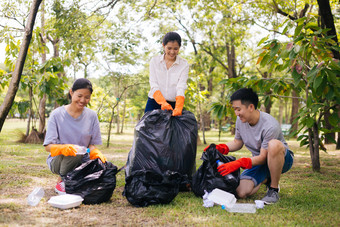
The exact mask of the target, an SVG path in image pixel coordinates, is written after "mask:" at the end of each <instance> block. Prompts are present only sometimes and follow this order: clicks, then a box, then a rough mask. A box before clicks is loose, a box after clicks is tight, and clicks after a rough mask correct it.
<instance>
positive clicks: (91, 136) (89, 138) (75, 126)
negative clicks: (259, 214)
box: [43, 78, 106, 194]
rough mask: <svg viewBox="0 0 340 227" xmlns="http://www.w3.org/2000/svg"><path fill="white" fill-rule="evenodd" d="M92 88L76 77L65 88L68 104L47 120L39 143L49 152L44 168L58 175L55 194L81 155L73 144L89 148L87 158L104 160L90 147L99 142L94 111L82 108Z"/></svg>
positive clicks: (59, 192) (104, 160)
mask: <svg viewBox="0 0 340 227" xmlns="http://www.w3.org/2000/svg"><path fill="white" fill-rule="evenodd" d="M92 91H93V90H92V84H91V82H90V81H89V80H87V79H84V78H81V79H77V80H76V81H75V82H74V83H73V86H72V88H71V89H70V91H69V98H70V100H71V103H70V104H68V105H66V106H61V107H58V108H56V109H55V110H53V111H52V113H51V116H50V118H49V121H48V127H47V132H46V137H45V140H44V144H43V145H44V146H45V150H46V151H47V152H49V153H50V155H49V156H48V158H47V164H48V167H49V168H50V170H51V171H52V172H53V173H54V174H58V175H59V178H58V182H57V185H56V187H55V191H56V192H57V193H58V194H65V184H64V182H63V180H62V179H63V177H64V176H66V174H67V173H68V172H70V171H72V170H73V169H75V168H76V167H77V166H78V165H79V164H81V162H82V156H83V155H76V152H77V150H76V149H77V146H76V145H78V146H84V147H87V148H89V149H90V159H96V158H100V159H101V160H102V162H104V163H105V162H106V158H105V157H104V155H103V154H102V153H101V152H100V151H99V150H98V149H97V148H96V147H95V146H94V145H100V144H102V139H101V134H100V128H99V120H98V117H97V114H96V112H95V111H93V110H90V109H89V108H87V107H86V105H87V104H88V103H89V101H90V99H91V94H92Z"/></svg>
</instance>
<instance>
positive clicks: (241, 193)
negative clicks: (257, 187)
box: [236, 179, 254, 199]
mask: <svg viewBox="0 0 340 227" xmlns="http://www.w3.org/2000/svg"><path fill="white" fill-rule="evenodd" d="M253 190H254V182H253V181H252V180H248V179H243V180H241V181H240V185H239V186H238V187H237V189H236V193H237V196H238V197H239V198H240V199H244V198H246V197H248V196H250V195H251V194H252V191H253Z"/></svg>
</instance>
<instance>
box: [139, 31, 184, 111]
mask: <svg viewBox="0 0 340 227" xmlns="http://www.w3.org/2000/svg"><path fill="white" fill-rule="evenodd" d="M181 42H182V39H181V36H180V35H179V34H177V33H176V32H168V33H167V34H166V35H165V36H164V38H163V42H162V43H163V49H164V54H163V55H159V56H155V57H153V58H152V59H151V61H150V77H149V82H150V91H149V94H148V101H147V103H146V107H145V111H144V112H145V113H146V112H147V111H150V110H154V109H162V110H172V111H173V112H172V115H173V116H179V115H182V110H183V105H184V92H185V90H186V89H187V79H188V72H189V64H188V62H187V61H186V60H185V59H183V58H181V57H179V56H178V53H179V49H180V47H181Z"/></svg>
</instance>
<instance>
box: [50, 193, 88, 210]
mask: <svg viewBox="0 0 340 227" xmlns="http://www.w3.org/2000/svg"><path fill="white" fill-rule="evenodd" d="M83 200H84V199H83V198H82V197H81V196H79V195H72V194H65V195H57V196H52V197H51V198H50V199H49V200H48V203H49V204H50V205H51V206H53V207H56V208H60V209H69V208H73V207H77V206H79V205H80V204H81V203H82V202H83Z"/></svg>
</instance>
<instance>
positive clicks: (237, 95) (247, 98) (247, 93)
mask: <svg viewBox="0 0 340 227" xmlns="http://www.w3.org/2000/svg"><path fill="white" fill-rule="evenodd" d="M235 100H240V101H241V103H242V104H243V105H246V106H248V105H249V104H253V105H254V107H255V109H256V108H257V104H258V103H259V97H258V96H257V94H256V93H255V92H254V91H253V89H251V88H241V89H239V90H237V91H235V92H234V93H233V94H232V95H231V97H230V102H231V103H232V102H233V101H235Z"/></svg>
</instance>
